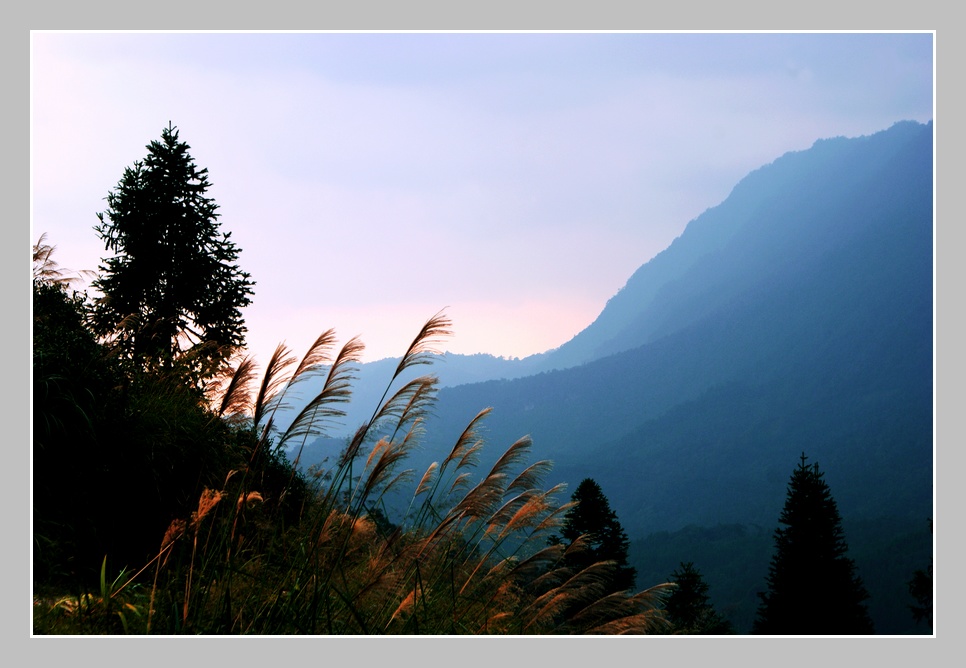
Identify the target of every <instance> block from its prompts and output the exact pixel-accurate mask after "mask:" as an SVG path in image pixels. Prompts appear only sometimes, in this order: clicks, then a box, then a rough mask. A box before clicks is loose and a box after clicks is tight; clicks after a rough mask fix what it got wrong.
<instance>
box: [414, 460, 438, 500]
mask: <svg viewBox="0 0 966 668" xmlns="http://www.w3.org/2000/svg"><path fill="white" fill-rule="evenodd" d="M438 468H439V462H433V463H432V464H430V465H429V468H427V469H426V473H424V474H423V477H422V478H420V479H419V484H418V485H416V491H415V492H414V493H413V498H415V497H417V496H419V495H420V494H424V493H425V492H426V491H428V490H429V483H430V482H431V481H432V479H433V473H435V472H436V470H437V469H438Z"/></svg>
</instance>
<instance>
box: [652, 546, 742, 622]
mask: <svg viewBox="0 0 966 668" xmlns="http://www.w3.org/2000/svg"><path fill="white" fill-rule="evenodd" d="M671 581H672V582H673V583H674V584H675V587H674V589H672V590H671V593H670V595H669V596H668V599H667V601H666V602H665V604H664V610H665V613H666V615H667V620H668V622H669V623H670V624H671V626H672V627H673V628H674V632H675V633H681V634H689V635H691V634H693V635H730V634H733V633H734V632H735V630H734V627H733V626H732V625H731V622H729V621H728V620H727V619H725V618H724V617H722V616H721V615H720V614H718V612H717V611H716V610H715V609H714V606H713V605H712V604H711V601H710V599H709V598H708V585H707V583H706V582H705V581H704V578H703V577H702V576H701V571H699V570H698V569H697V568H695V567H694V563H692V562H690V561H689V562H687V563H684V562H681V565H680V566H679V567H678V568H677V569H676V570H675V571H674V572H673V573H671Z"/></svg>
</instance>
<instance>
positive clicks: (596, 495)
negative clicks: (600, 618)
mask: <svg viewBox="0 0 966 668" xmlns="http://www.w3.org/2000/svg"><path fill="white" fill-rule="evenodd" d="M571 500H572V501H575V502H576V503H577V505H576V506H574V507H573V508H571V509H570V510H568V511H567V513H566V515H564V523H563V526H562V527H561V530H560V534H561V535H562V536H563V539H564V540H565V541H566V542H567V544H568V545H572V544H573V543H574V541H576V540H577V539H578V538H580V537H581V536H584V537H585V539H586V540H587V542H588V548H587V549H586V550H581V551H578V552H575V553H572V554H571V555H570V556H569V557H568V560H569V561H571V562H572V564H573V565H574V566H575V567H578V568H586V567H588V566H590V565H591V564H593V563H596V562H598V561H614V562H616V564H617V569H616V570H615V572H614V575H613V577H612V580H611V583H610V585H609V590H610V591H623V590H626V589H631V588H633V587H634V580H635V576H636V571H635V570H634V569H633V568H632V567H630V566H628V565H627V550H628V547H629V545H630V543H629V541H628V540H627V534H626V533H624V528H623V527H622V526H621V523H620V522H619V521H618V519H617V513H615V512H614V511H613V510H611V507H610V503H609V502H608V501H607V497H606V496H604V492H603V491H602V490H601V488H600V485H598V484H597V483H596V482H595V481H594V480H592V479H591V478H586V479H584V480H583V481H582V482H581V483H580V485H578V486H577V489H576V490H575V491H574V493H573V495H572V496H571Z"/></svg>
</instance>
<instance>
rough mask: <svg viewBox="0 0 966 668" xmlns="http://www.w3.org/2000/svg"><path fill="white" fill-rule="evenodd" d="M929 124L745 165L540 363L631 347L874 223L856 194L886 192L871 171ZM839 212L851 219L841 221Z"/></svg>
mask: <svg viewBox="0 0 966 668" xmlns="http://www.w3.org/2000/svg"><path fill="white" fill-rule="evenodd" d="M931 131H932V126H931V124H929V125H928V126H923V125H920V124H917V123H912V122H906V123H898V124H896V125H895V126H893V127H892V128H890V129H889V130H888V131H886V132H880V133H877V134H875V135H872V136H870V137H861V138H858V139H845V138H836V139H828V140H820V141H818V142H816V143H815V145H814V146H813V147H812V148H811V149H810V150H808V151H800V152H793V153H788V154H786V155H784V156H782V157H781V158H779V159H778V160H776V161H775V162H773V163H772V164H770V165H766V166H764V167H762V168H760V169H758V170H756V171H754V172H752V173H751V174H749V175H748V176H747V177H746V178H744V179H743V180H742V181H741V182H740V183H739V184H738V185H737V186H736V187H735V188H734V190H733V191H732V193H731V194H730V196H729V197H728V198H727V199H726V200H725V201H724V202H722V203H721V204H720V205H718V206H716V207H714V208H711V209H709V210H708V211H706V212H705V213H704V214H702V215H701V216H699V217H698V218H696V219H695V220H694V221H692V222H691V223H690V224H689V225H688V226H687V228H686V229H685V231H684V233H683V234H682V235H681V236H680V237H678V238H677V239H676V240H675V241H674V242H673V243H672V244H671V245H670V246H669V247H668V248H667V249H666V250H664V251H663V252H661V253H659V254H658V255H657V256H655V257H654V258H653V259H652V260H651V261H649V262H648V263H646V264H645V265H643V266H642V267H641V268H640V269H638V270H637V271H636V272H635V273H634V274H633V275H632V276H631V278H630V279H629V280H628V282H627V284H626V285H625V287H624V288H622V289H621V291H620V292H618V293H617V294H616V295H615V296H614V297H612V298H611V299H610V300H609V301H608V303H607V305H606V307H605V308H604V310H603V311H602V312H601V314H600V316H599V317H598V318H597V320H595V322H594V323H592V324H591V325H590V326H589V327H588V328H587V329H585V330H584V331H582V332H581V333H580V334H578V335H577V336H576V337H574V339H572V340H571V341H570V342H568V343H566V344H564V345H563V346H561V347H560V348H559V349H557V350H555V351H551V352H549V353H548V354H547V355H546V356H545V359H544V360H542V361H541V364H542V365H543V367H544V368H565V367H568V366H574V365H575V364H579V363H582V362H586V361H589V360H592V359H597V358H599V357H602V356H605V355H607V354H612V353H615V352H619V351H621V350H628V349H631V348H634V347H637V346H639V345H642V344H645V343H648V342H650V341H654V340H656V339H657V338H660V337H661V336H666V335H668V334H671V333H673V332H675V331H678V330H680V329H681V328H682V327H683V326H686V325H687V324H688V323H690V322H694V321H696V320H697V319H699V318H700V317H702V316H703V315H706V314H707V313H708V312H709V311H710V310H711V309H713V308H715V307H716V306H720V305H721V304H725V303H727V300H728V299H730V298H736V297H738V296H739V295H741V294H743V293H744V292H746V291H747V290H748V289H749V288H750V287H752V286H753V285H754V284H755V283H762V282H766V281H769V280H771V278H772V276H785V275H787V274H788V272H789V270H792V269H797V270H798V271H809V270H810V263H811V262H813V261H814V259H815V257H816V256H820V254H821V253H822V252H823V250H827V249H828V248H830V247H832V246H834V245H836V244H840V243H842V242H844V241H845V240H846V239H847V238H848V236H849V235H857V234H861V233H862V230H863V229H864V226H865V225H868V224H874V221H873V220H868V219H863V218H862V217H861V215H859V214H861V211H862V206H863V204H862V203H863V200H865V199H866V198H868V197H878V196H882V197H889V196H890V193H889V192H887V190H888V189H889V185H887V184H888V182H889V179H890V178H892V177H890V176H889V175H888V174H886V173H875V172H882V170H888V166H889V165H890V164H892V163H894V162H895V161H897V160H901V159H903V158H902V157H900V154H901V153H902V152H903V151H904V150H906V148H905V147H906V144H907V143H908V142H910V141H915V140H916V138H917V137H921V136H922V135H923V134H924V133H925V134H927V135H930V136H931ZM928 160H929V161H930V162H929V164H928V165H922V164H917V167H918V168H922V169H925V168H926V167H930V169H928V170H926V171H918V172H917V171H915V170H908V171H907V172H906V173H905V174H904V175H903V176H901V177H900V178H926V179H929V180H930V183H931V157H929V158H928ZM915 174H918V175H919V176H915ZM877 190H878V191H880V192H877ZM881 191H885V192H881ZM899 192H900V193H901V192H903V191H902V190H900V191H899ZM850 212H852V213H850ZM853 213H854V214H856V215H852V214H853ZM844 218H848V219H850V223H849V224H848V225H844V226H843V225H841V224H840V221H841V220H842V219H844ZM776 261H778V262H784V263H787V264H786V266H782V265H781V264H777V265H776ZM795 265H798V266H797V267H796V266H795Z"/></svg>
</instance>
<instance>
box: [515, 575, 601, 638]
mask: <svg viewBox="0 0 966 668" xmlns="http://www.w3.org/2000/svg"><path fill="white" fill-rule="evenodd" d="M614 568H616V564H615V563H614V562H612V561H598V562H597V563H594V564H591V565H590V566H588V567H586V568H584V569H582V570H580V571H578V572H577V573H575V574H574V575H572V576H571V577H570V578H568V579H567V580H566V581H564V582H563V583H562V584H560V585H558V586H557V587H555V588H553V589H551V590H550V591H548V592H546V593H545V594H543V595H541V596H538V597H537V598H536V599H535V600H534V601H533V602H532V603H530V605H528V606H527V607H526V608H525V609H524V610H523V614H524V619H525V623H524V630H525V631H526V630H528V629H529V630H534V631H536V630H538V629H544V628H545V627H550V628H559V627H560V626H561V625H562V624H561V623H562V622H563V621H565V620H563V619H562V615H563V613H564V612H566V610H568V609H572V608H573V607H574V606H586V605H587V604H589V603H591V602H593V601H595V600H597V599H599V598H600V597H602V596H604V595H605V588H606V586H607V583H608V582H609V581H610V576H611V574H612V573H613V571H614Z"/></svg>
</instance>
